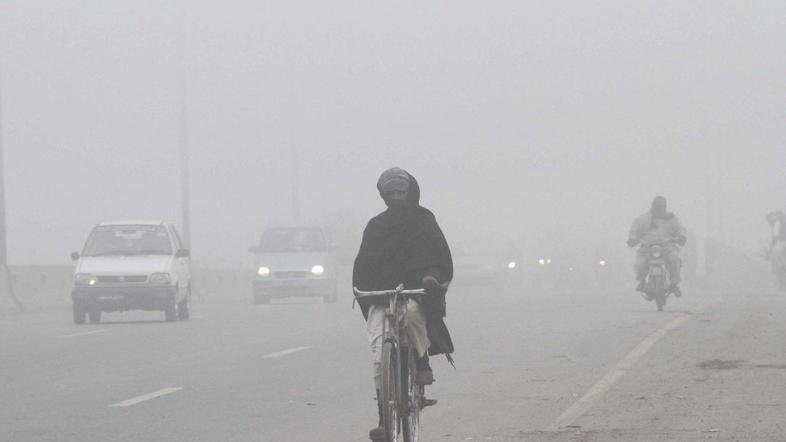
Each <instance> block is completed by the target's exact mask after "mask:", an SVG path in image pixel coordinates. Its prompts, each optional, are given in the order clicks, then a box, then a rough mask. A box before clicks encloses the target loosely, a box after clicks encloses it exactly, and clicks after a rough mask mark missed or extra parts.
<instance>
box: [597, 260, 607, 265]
mask: <svg viewBox="0 0 786 442" xmlns="http://www.w3.org/2000/svg"><path fill="white" fill-rule="evenodd" d="M598 265H599V266H601V267H606V260H603V259H602V260H600V261H598Z"/></svg>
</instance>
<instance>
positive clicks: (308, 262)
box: [249, 227, 338, 304]
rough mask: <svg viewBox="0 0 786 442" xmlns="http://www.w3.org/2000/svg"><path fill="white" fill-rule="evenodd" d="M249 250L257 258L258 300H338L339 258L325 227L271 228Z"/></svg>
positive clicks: (256, 299)
mask: <svg viewBox="0 0 786 442" xmlns="http://www.w3.org/2000/svg"><path fill="white" fill-rule="evenodd" d="M249 251H250V252H251V253H254V255H255V258H256V277H255V279H254V287H253V292H254V303H255V304H268V303H270V300H271V299H273V298H284V297H293V296H294V297H313V296H319V297H322V299H323V300H324V302H331V303H332V302H336V300H337V287H336V285H337V280H338V271H337V270H338V269H337V266H336V259H335V255H334V253H333V247H331V245H330V243H329V242H328V238H327V235H325V232H324V231H323V230H322V229H321V228H319V227H281V228H273V229H268V230H266V231H265V232H264V233H263V234H262V238H261V240H260V242H259V245H257V246H253V247H251V248H249Z"/></svg>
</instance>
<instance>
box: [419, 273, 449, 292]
mask: <svg viewBox="0 0 786 442" xmlns="http://www.w3.org/2000/svg"><path fill="white" fill-rule="evenodd" d="M420 284H421V286H422V287H423V288H424V289H426V292H427V293H428V294H430V295H443V294H445V292H446V291H447V290H446V289H445V287H443V286H442V285H441V284H440V283H439V281H437V278H435V277H433V276H424V277H423V279H422V280H421V282H420Z"/></svg>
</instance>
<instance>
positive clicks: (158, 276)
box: [150, 273, 172, 284]
mask: <svg viewBox="0 0 786 442" xmlns="http://www.w3.org/2000/svg"><path fill="white" fill-rule="evenodd" d="M171 282H172V276H171V275H170V274H169V273H153V274H152V275H150V283H151V284H169V283H171Z"/></svg>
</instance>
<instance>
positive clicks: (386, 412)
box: [379, 342, 400, 442]
mask: <svg viewBox="0 0 786 442" xmlns="http://www.w3.org/2000/svg"><path fill="white" fill-rule="evenodd" d="M381 362H382V367H381V368H382V385H381V388H380V391H379V395H380V398H379V401H380V403H381V404H382V427H383V428H384V430H385V442H396V441H398V436H399V425H398V424H399V413H398V406H399V398H398V397H397V395H398V391H399V388H398V385H399V382H400V380H399V379H398V377H397V372H398V370H396V364H398V349H396V347H395V346H394V345H393V343H392V342H385V343H384V344H382V361H381Z"/></svg>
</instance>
